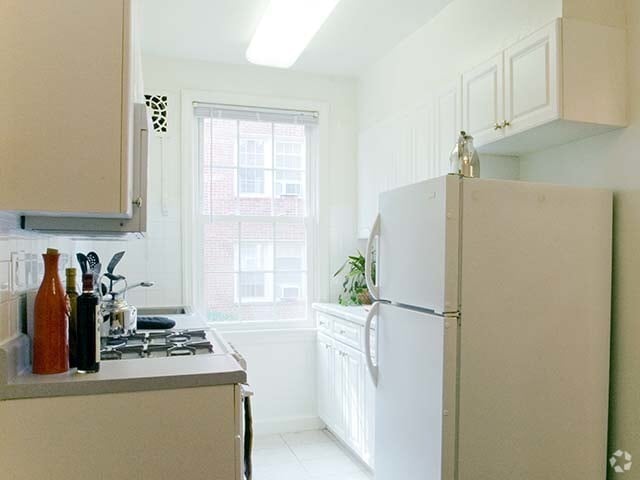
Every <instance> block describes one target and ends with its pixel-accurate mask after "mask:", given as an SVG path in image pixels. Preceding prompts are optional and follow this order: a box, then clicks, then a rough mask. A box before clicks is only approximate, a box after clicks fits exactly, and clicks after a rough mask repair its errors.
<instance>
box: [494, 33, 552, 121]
mask: <svg viewBox="0 0 640 480" xmlns="http://www.w3.org/2000/svg"><path fill="white" fill-rule="evenodd" d="M560 28H561V23H560V22H554V23H552V24H550V25H548V26H547V27H545V28H543V29H542V30H539V31H538V32H536V33H534V34H533V35H531V36H529V37H527V38H525V39H524V40H522V41H520V42H518V43H516V44H515V45H513V46H512V47H510V48H508V49H507V50H506V51H505V52H504V72H505V90H504V107H505V108H504V116H502V117H500V119H498V120H496V121H501V119H505V120H506V121H507V122H508V124H506V125H505V124H503V127H504V129H505V131H507V130H508V131H509V133H517V132H522V131H524V130H528V129H530V128H533V127H536V126H538V125H540V124H542V123H545V122H548V121H549V120H555V119H557V118H558V117H559V115H560V99H559V94H560V91H559V86H560V79H559V77H558V73H559V71H560V68H561V67H560V65H559V63H560V57H559V49H558V41H559V39H560V38H561V32H560Z"/></svg>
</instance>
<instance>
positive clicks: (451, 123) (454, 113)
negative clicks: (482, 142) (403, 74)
mask: <svg viewBox="0 0 640 480" xmlns="http://www.w3.org/2000/svg"><path fill="white" fill-rule="evenodd" d="M461 97H462V90H461V84H460V79H459V78H458V79H457V80H456V81H455V82H453V83H452V84H451V85H449V87H447V88H446V89H444V90H443V91H442V92H441V93H440V94H438V95H437V96H436V98H435V105H434V108H435V145H436V148H435V150H436V152H435V153H436V158H435V160H434V162H435V165H436V171H437V175H435V176H440V175H446V174H447V173H449V154H450V153H451V150H452V149H453V147H454V145H455V143H456V140H457V139H458V135H459V134H460V130H461V129H462V122H461V115H462V106H461V105H462V100H461Z"/></svg>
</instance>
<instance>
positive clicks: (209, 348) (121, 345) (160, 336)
mask: <svg viewBox="0 0 640 480" xmlns="http://www.w3.org/2000/svg"><path fill="white" fill-rule="evenodd" d="M205 353H214V349H213V345H212V344H211V342H210V341H209V340H208V339H207V331H206V330H163V331H159V332H147V333H133V334H130V335H117V336H110V337H106V338H103V339H102V349H101V351H100V358H101V359H102V360H122V359H129V358H150V357H179V356H191V355H198V354H205Z"/></svg>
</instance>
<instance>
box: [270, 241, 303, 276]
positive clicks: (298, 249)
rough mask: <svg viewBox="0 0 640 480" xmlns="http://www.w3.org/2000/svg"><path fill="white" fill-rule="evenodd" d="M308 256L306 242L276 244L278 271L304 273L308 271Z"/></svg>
mask: <svg viewBox="0 0 640 480" xmlns="http://www.w3.org/2000/svg"><path fill="white" fill-rule="evenodd" d="M306 268H307V265H306V255H305V248H304V242H295V241H293V242H278V243H276V270H278V271H290V270H295V271H302V270H306Z"/></svg>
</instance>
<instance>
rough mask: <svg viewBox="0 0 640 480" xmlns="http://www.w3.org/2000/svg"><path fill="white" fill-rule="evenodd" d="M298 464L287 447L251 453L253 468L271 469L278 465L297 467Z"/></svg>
mask: <svg viewBox="0 0 640 480" xmlns="http://www.w3.org/2000/svg"><path fill="white" fill-rule="evenodd" d="M299 463H300V462H299V460H298V458H297V457H296V456H295V455H294V454H293V452H292V451H291V449H290V448H289V447H287V446H283V447H278V448H264V449H261V450H255V451H254V452H253V466H254V468H263V467H264V468H271V467H276V466H279V465H291V464H295V465H298V464H299Z"/></svg>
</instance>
